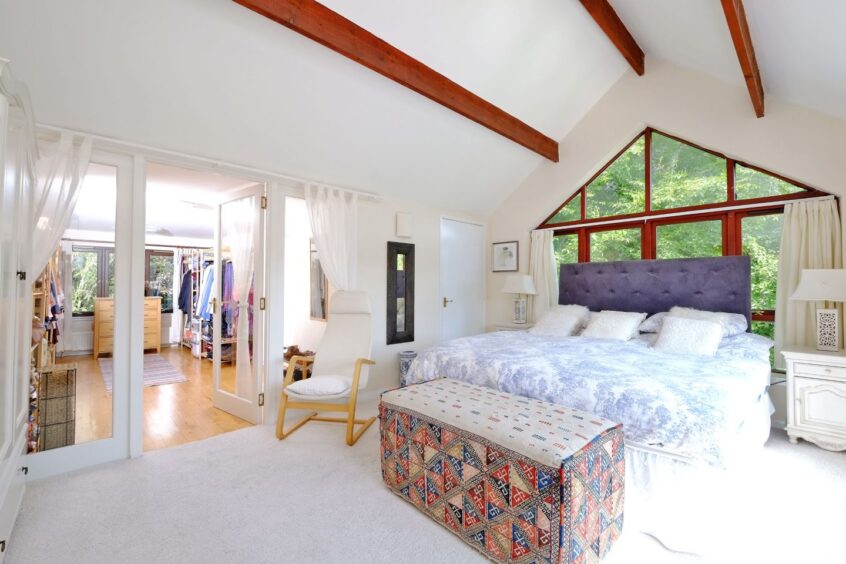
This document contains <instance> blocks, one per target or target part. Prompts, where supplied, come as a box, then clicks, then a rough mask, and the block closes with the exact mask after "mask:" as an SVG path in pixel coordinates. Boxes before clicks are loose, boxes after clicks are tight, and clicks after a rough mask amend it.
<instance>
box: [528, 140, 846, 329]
mask: <svg viewBox="0 0 846 564" xmlns="http://www.w3.org/2000/svg"><path fill="white" fill-rule="evenodd" d="M653 133H657V134H659V135H663V136H665V137H667V138H669V139H672V140H674V141H677V142H679V143H683V144H685V145H688V146H690V147H693V148H694V149H698V150H700V151H705V152H706V153H710V154H712V155H714V156H717V157H720V158H723V159H725V161H726V167H727V170H726V198H725V200H724V201H722V202H715V203H711V204H701V205H696V206H684V207H678V208H667V209H661V210H653V209H652V165H651V159H652V134H653ZM641 137H645V139H644V147H645V148H644V158H645V160H646V162H645V179H644V191H645V194H644V197H645V206H644V207H645V210H644V211H643V212H640V213H636V214H622V215H616V216H604V217H597V218H588V217H587V187H588V185H590V184H591V183H592V182H593V181H594V180H596V179H597V178H598V177H599V176H600V175H601V174H602V173H603V172H605V170H606V169H607V168H608V167H609V166H611V165H612V164H613V163H614V162H615V161H616V160H617V159H618V158H620V156H622V155H623V153H625V152H626V151H628V150H629V148H631V146H632V145H634V144H635V143H636V142H637V141H638V140H639V139H640V138H641ZM737 165H740V166H743V167H746V168H749V169H751V170H755V171H758V172H760V173H763V174H767V175H769V176H772V177H774V178H777V179H779V180H782V181H784V182H787V183H789V184H792V185H793V186H796V187H797V188H800V189H801V191H799V192H794V193H792V194H780V195H775V196H765V197H760V198H748V199H738V198H737V194H736V193H735V170H736V167H737ZM579 196H581V198H582V200H581V218H580V219H578V220H573V221H568V222H561V223H549V222H550V221H551V220H552V218H554V217H555V216H556V215H557V214H558V211H559V210H560V209H561V208H562V207H564V206H566V205H567V204H569V203H570V202H571V201H572V200H573V199H574V198H577V197H579ZM825 196H832V195H831V194H829V193H827V192H824V191H822V190H818V189H816V188H813V187H811V186H808V185H806V184H803V183H801V182H798V181H796V180H793V179H791V178H787V177H785V176H782V175H780V174H777V173H774V172H771V171H769V170H766V169H764V168H761V167H759V166H756V165H752V164H749V163H747V162H744V161H740V160H737V159H733V158H731V157H729V156H727V155H725V154H723V153H720V152H718V151H714V150H712V149H708V148H706V147H702V146H700V145H697V144H695V143H691V142H690V141H686V140H684V139H680V138H678V137H676V136H674V135H671V134H669V133H664V132H663V131H659V130H657V129H654V128H652V127H647V128H646V129H645V130H643V131H642V132H640V133H638V134H637V135H636V136H635V137H634V139H632V140H631V141H630V142H629V143H627V144H626V145H625V147H623V148H622V149H621V150H620V151H619V152H618V153H617V154H615V155H614V156H613V157H612V158H611V160H609V161H608V162H607V163H605V164H604V165H603V166H602V167H601V168H600V169H599V170H598V171H597V172H596V173H595V174H593V175H592V176H591V177H590V178H589V179H588V180H587V182H585V183H584V184H582V186H581V187H580V188H579V189H578V190H576V191H575V192H574V193H573V194H571V195H570V196H569V197H568V198H567V199H566V200H565V201H564V202H563V203H562V204H561V205H560V206H558V207H557V208H555V211H553V213H552V214H551V215H549V216H548V217H547V218H546V219H544V221H543V222H542V223H541V224H540V225H539V226H538V229H553V234H554V236H556V237H557V236H559V235H572V234H575V235H577V236H578V261H579V262H590V235H591V234H592V233H596V232H599V231H614V230H619V229H632V228H636V227H639V228H640V229H641V260H650V259H655V257H656V256H657V231H658V227H659V226H661V225H672V224H680V223H696V222H700V221H712V220H721V221H722V232H723V256H736V255H740V254H742V253H743V227H742V225H743V219H744V218H746V217H750V216H758V215H773V214H779V213H784V206H785V205H786V204H788V203H790V202H792V201H796V200H803V199H807V198H819V197H825ZM834 198H835V200H838V198H837V197H836V196H834ZM762 204H771V205H762ZM745 206H748V207H745ZM725 208H731V209H725ZM677 213H684V215H672V214H677ZM668 215H670V217H666V216H668ZM609 221H613V222H614V223H607V222H609ZM593 224H598V225H593ZM752 321H762V322H768V323H773V322H774V321H775V310H770V309H767V310H753V312H752Z"/></svg>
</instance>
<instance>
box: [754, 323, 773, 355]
mask: <svg viewBox="0 0 846 564" xmlns="http://www.w3.org/2000/svg"><path fill="white" fill-rule="evenodd" d="M752 332H753V333H755V334H756V335H763V336H764V337H767V338H768V339H773V340H775V323H773V322H772V321H753V322H752ZM770 366H775V349H774V348H773V349H770Z"/></svg>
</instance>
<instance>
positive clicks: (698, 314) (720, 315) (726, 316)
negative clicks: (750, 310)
mask: <svg viewBox="0 0 846 564" xmlns="http://www.w3.org/2000/svg"><path fill="white" fill-rule="evenodd" d="M670 315H672V316H673V317H686V318H688V319H704V320H706V321H713V322H715V323H719V324H720V327H722V328H723V337H731V336H732V335H738V334H740V333H744V332H745V331H746V329H747V328H748V327H749V325H748V324H747V322H746V316H745V315H741V314H739V313H724V312H719V311H702V310H699V309H693V308H689V307H679V306H675V307H674V308H672V309H671V310H670Z"/></svg>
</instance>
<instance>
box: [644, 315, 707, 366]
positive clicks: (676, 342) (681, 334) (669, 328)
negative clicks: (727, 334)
mask: <svg viewBox="0 0 846 564" xmlns="http://www.w3.org/2000/svg"><path fill="white" fill-rule="evenodd" d="M722 340H723V328H722V326H721V325H720V324H719V323H717V322H716V321H710V320H707V319H691V318H687V317H674V316H672V315H668V316H667V317H665V318H664V323H662V324H661V331H660V332H659V333H658V338H657V339H656V341H655V345H654V348H655V350H657V351H661V352H665V353H670V354H688V355H696V356H714V355H715V354H716V353H717V349H718V348H719V346H720V341H722Z"/></svg>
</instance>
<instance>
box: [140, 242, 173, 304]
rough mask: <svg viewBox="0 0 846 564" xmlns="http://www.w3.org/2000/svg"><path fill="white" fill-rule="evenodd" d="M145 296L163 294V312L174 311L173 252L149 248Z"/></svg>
mask: <svg viewBox="0 0 846 564" xmlns="http://www.w3.org/2000/svg"><path fill="white" fill-rule="evenodd" d="M146 259H147V261H146V262H147V268H146V280H145V283H144V295H145V296H161V298H162V313H173V252H171V251H158V250H155V251H153V250H148V251H147V252H146Z"/></svg>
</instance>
